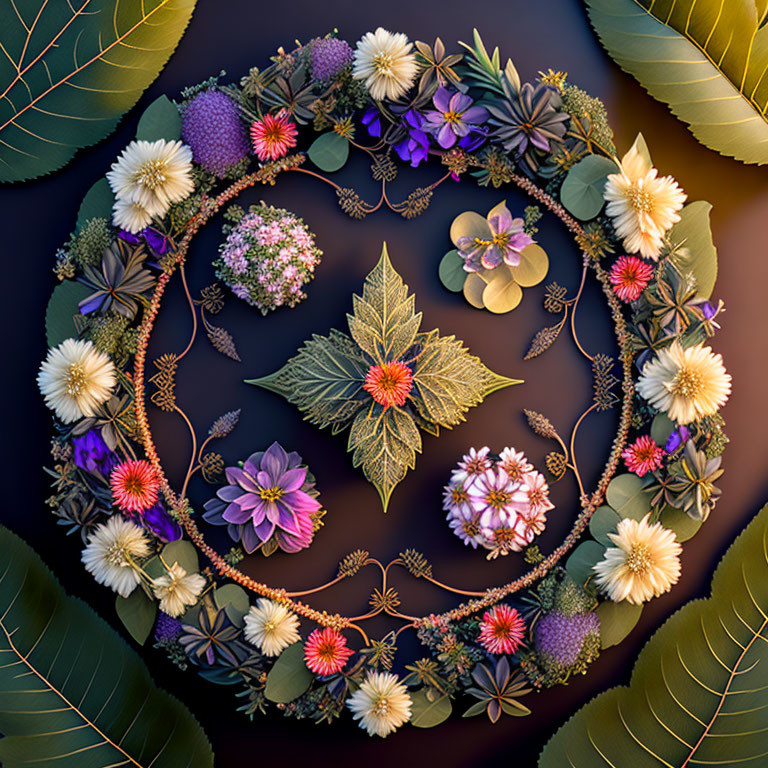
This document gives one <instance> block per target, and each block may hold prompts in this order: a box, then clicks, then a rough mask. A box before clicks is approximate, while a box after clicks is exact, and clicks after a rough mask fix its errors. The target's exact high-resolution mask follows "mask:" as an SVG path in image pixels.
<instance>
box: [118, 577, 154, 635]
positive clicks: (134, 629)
mask: <svg viewBox="0 0 768 768" xmlns="http://www.w3.org/2000/svg"><path fill="white" fill-rule="evenodd" d="M115 610H116V611H117V615H118V617H119V619H120V621H122V622H123V625H124V626H125V628H126V629H127V630H128V632H130V634H131V637H132V638H133V639H134V640H135V641H136V642H137V643H138V644H139V645H144V643H146V642H147V638H148V637H149V633H150V632H151V631H152V627H154V626H155V617H156V616H157V604H156V603H155V601H154V600H150V599H149V598H148V597H147V595H146V594H145V592H144V590H143V589H141V588H140V587H139V588H136V589H134V590H133V592H131V594H130V595H128V597H121V596H120V595H118V596H117V599H116V600H115Z"/></svg>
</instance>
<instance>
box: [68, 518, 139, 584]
mask: <svg viewBox="0 0 768 768" xmlns="http://www.w3.org/2000/svg"><path fill="white" fill-rule="evenodd" d="M148 554H149V543H148V542H147V539H146V536H145V535H144V531H143V530H142V529H141V528H139V526H138V525H135V524H134V523H132V522H130V521H129V520H126V519H125V518H124V517H121V516H120V515H112V517H110V518H109V520H107V522H106V523H101V524H100V525H98V526H97V527H96V530H95V531H94V532H93V533H92V534H91V535H90V536H89V537H88V545H87V546H86V548H85V549H84V550H83V554H82V557H81V560H82V561H83V564H84V565H85V568H86V570H87V571H89V572H90V573H92V574H93V578H94V579H96V581H97V582H98V583H99V584H104V585H105V586H107V587H109V588H110V589H113V590H114V591H115V592H117V594H118V595H120V596H121V597H128V595H130V594H131V592H133V590H134V589H136V585H137V584H138V583H139V573H138V570H137V566H136V559H137V558H141V557H146V556H147V555H148Z"/></svg>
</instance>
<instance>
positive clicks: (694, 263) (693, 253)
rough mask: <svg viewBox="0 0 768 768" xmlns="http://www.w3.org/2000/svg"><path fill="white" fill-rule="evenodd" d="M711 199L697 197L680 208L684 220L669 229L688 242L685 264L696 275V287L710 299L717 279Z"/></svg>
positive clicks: (673, 237) (680, 240) (676, 238)
mask: <svg viewBox="0 0 768 768" xmlns="http://www.w3.org/2000/svg"><path fill="white" fill-rule="evenodd" d="M711 210H712V205H711V203H708V202H707V201H706V200H696V201H694V202H693V203H689V204H688V205H686V206H685V208H683V210H682V211H680V221H678V222H677V224H675V225H674V226H673V227H672V229H671V230H670V231H669V237H670V239H671V240H672V242H673V243H676V244H680V243H684V247H685V248H686V249H687V250H688V258H687V259H686V260H685V261H684V262H683V264H682V268H683V269H684V270H687V271H689V272H691V273H692V274H693V276H694V278H695V279H696V290H697V292H698V294H699V295H700V296H702V297H703V298H705V299H708V298H709V297H710V296H711V295H712V291H713V290H714V288H715V281H716V280H717V248H715V244H714V243H713V242H712V228H711V226H710V223H709V213H710V211H711Z"/></svg>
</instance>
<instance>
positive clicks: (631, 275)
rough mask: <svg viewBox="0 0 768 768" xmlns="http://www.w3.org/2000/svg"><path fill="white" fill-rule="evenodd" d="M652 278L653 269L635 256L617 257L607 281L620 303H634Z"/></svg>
mask: <svg viewBox="0 0 768 768" xmlns="http://www.w3.org/2000/svg"><path fill="white" fill-rule="evenodd" d="M652 277H653V267H652V266H651V265H650V264H646V262H644V261H643V260H642V259H638V258H637V256H619V258H618V259H617V260H616V263H615V264H614V265H613V266H612V267H611V274H610V276H609V279H610V281H611V285H612V286H613V292H614V293H615V294H616V295H617V296H618V297H619V298H620V299H621V300H622V301H635V299H637V298H639V297H640V294H641V293H642V292H643V291H644V290H645V288H646V286H647V285H648V283H649V282H650V280H651V278H652Z"/></svg>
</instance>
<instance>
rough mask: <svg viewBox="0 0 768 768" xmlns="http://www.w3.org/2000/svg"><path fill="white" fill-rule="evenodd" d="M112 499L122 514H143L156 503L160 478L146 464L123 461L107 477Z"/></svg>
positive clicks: (145, 462)
mask: <svg viewBox="0 0 768 768" xmlns="http://www.w3.org/2000/svg"><path fill="white" fill-rule="evenodd" d="M109 485H110V487H111V488H112V498H113V500H114V502H115V504H116V505H117V506H118V507H120V509H121V510H123V512H144V511H145V510H147V509H149V508H150V507H152V506H154V505H155V503H156V502H157V491H158V489H159V488H160V478H159V477H158V476H157V471H156V470H155V468H154V467H153V466H152V465H151V464H150V463H149V462H148V461H144V460H143V459H141V460H138V461H136V460H130V461H124V462H123V463H122V464H118V465H117V466H116V467H115V468H114V469H113V470H112V474H111V475H110V476H109Z"/></svg>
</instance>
